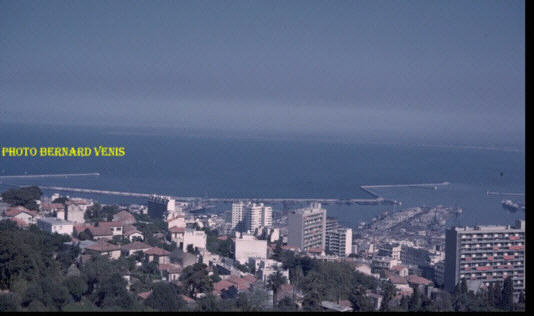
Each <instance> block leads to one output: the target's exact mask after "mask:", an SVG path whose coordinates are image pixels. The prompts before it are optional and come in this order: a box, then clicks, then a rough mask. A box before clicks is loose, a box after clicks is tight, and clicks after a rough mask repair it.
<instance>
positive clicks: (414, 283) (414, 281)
mask: <svg viewBox="0 0 534 316" xmlns="http://www.w3.org/2000/svg"><path fill="white" fill-rule="evenodd" d="M406 280H407V281H408V284H409V285H410V286H411V287H414V288H415V287H417V288H418V289H419V292H420V293H422V292H425V289H426V288H427V287H433V286H434V282H432V281H430V280H429V279H425V278H423V277H421V276H418V275H409V276H407V277H406Z"/></svg>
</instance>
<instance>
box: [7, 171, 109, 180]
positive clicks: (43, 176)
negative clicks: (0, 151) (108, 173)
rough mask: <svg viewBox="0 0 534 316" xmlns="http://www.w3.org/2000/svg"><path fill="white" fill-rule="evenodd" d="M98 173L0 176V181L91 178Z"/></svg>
mask: <svg viewBox="0 0 534 316" xmlns="http://www.w3.org/2000/svg"><path fill="white" fill-rule="evenodd" d="M99 175H100V173H98V172H91V173H55V174H24V175H12V176H0V179H27V178H68V177H93V176H99Z"/></svg>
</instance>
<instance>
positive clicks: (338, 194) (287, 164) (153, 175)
mask: <svg viewBox="0 0 534 316" xmlns="http://www.w3.org/2000/svg"><path fill="white" fill-rule="evenodd" d="M0 145H1V146H22V145H24V146H98V145H103V146H124V147H126V156H125V157H120V158H110V157H107V158H102V157H92V158H36V157H34V158H6V157H0V174H2V175H13V174H24V173H28V174H43V173H80V172H99V173H100V174H101V176H99V177H84V178H70V179H60V178H49V179H31V180H30V179H24V180H5V181H4V184H0V189H2V190H5V189H7V188H9V185H7V184H6V183H5V182H8V183H9V184H37V185H38V184H42V185H59V186H73V187H83V188H94V189H108V190H120V191H131V192H142V193H160V194H171V195H176V196H209V197H273V198H282V197H324V198H358V197H367V196H368V195H367V194H366V193H365V192H363V191H361V190H360V188H359V186H360V185H364V184H399V183H400V184H405V183H429V182H432V183H433V182H442V181H449V182H451V185H449V186H447V187H440V188H439V189H438V190H437V191H434V190H429V189H421V188H395V189H380V190H377V191H380V193H382V194H383V195H384V196H385V197H387V198H393V199H397V200H400V201H402V202H403V205H402V207H403V208H404V207H410V206H418V205H427V206H434V205H439V204H442V205H445V206H456V207H461V208H463V210H464V212H463V214H462V215H461V216H460V217H459V218H457V219H456V220H455V221H454V222H453V224H457V225H473V224H509V223H513V222H514V221H515V220H516V219H517V218H524V211H519V212H516V213H510V212H507V211H505V210H504V209H503V208H502V207H501V204H500V201H501V200H502V199H503V198H505V197H502V196H487V195H486V191H499V192H519V193H523V192H524V186H525V185H524V182H525V176H524V173H525V160H524V152H513V151H496V150H483V149H465V148H442V147H422V146H409V145H375V144H341V143H326V142H316V143H313V142H302V141H279V140H277V141H274V140H269V141H268V140H236V139H216V138H200V137H185V136H170V135H166V136H162V135H144V134H143V133H130V134H128V133H124V134H117V133H111V132H110V131H106V130H99V129H89V128H76V129H74V128H61V127H53V128H50V127H46V128H43V127H29V126H3V127H0ZM501 172H502V175H501ZM46 193H50V192H46ZM89 197H94V198H97V199H98V200H100V201H103V202H118V203H130V202H135V201H139V200H138V199H129V198H123V197H109V196H102V195H94V196H91V195H89ZM506 198H508V197H506ZM514 199H517V197H514ZM520 200H521V201H522V200H523V198H521V199H520ZM224 208H229V206H220V209H224ZM275 208H279V206H277V205H275ZM326 208H327V210H328V215H329V216H336V217H338V219H339V220H340V221H341V222H342V223H345V224H347V225H351V226H353V225H356V224H357V223H359V222H360V221H367V220H369V219H370V218H372V217H373V216H376V215H377V214H379V213H381V212H382V211H384V210H390V209H393V208H394V207H393V206H346V205H327V206H326Z"/></svg>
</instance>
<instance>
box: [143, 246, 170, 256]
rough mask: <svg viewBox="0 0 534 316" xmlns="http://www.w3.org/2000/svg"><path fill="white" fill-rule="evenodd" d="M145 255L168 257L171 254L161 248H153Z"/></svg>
mask: <svg viewBox="0 0 534 316" xmlns="http://www.w3.org/2000/svg"><path fill="white" fill-rule="evenodd" d="M145 253H146V254H147V255H151V256H168V255H170V254H171V253H170V252H168V251H167V250H165V249H161V248H159V247H152V248H150V249H148V250H147V251H145Z"/></svg>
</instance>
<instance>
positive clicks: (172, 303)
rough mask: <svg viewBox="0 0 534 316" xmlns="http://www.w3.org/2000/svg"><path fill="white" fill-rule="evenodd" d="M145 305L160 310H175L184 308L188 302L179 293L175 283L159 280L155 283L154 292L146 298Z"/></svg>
mask: <svg viewBox="0 0 534 316" xmlns="http://www.w3.org/2000/svg"><path fill="white" fill-rule="evenodd" d="M145 305H147V306H150V307H152V308H153V309H155V310H159V311H164V312H175V311H180V310H182V309H184V307H185V306H186V302H185V301H184V299H183V298H182V297H181V296H180V295H179V294H178V290H177V289H176V287H175V285H173V284H170V283H165V282H159V283H156V284H155V285H154V289H153V290H152V294H150V296H149V297H148V298H147V299H146V300H145Z"/></svg>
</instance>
